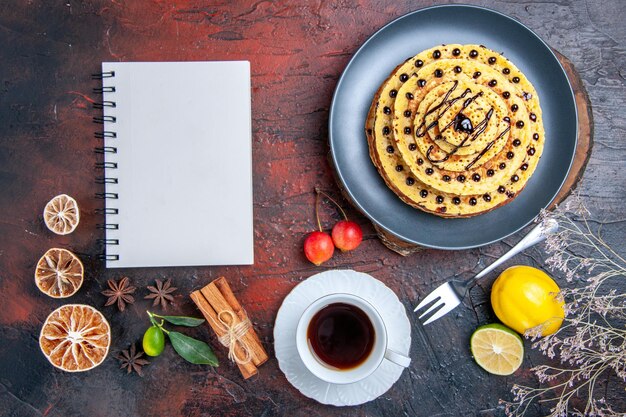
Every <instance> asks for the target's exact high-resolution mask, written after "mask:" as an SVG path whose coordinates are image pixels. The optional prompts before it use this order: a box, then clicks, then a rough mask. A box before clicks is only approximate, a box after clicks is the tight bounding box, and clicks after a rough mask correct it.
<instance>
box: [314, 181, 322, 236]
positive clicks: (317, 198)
mask: <svg viewBox="0 0 626 417" xmlns="http://www.w3.org/2000/svg"><path fill="white" fill-rule="evenodd" d="M315 190H316V191H317V188H316V189H315ZM319 205H320V193H317V194H315V218H316V219H317V227H318V228H319V229H320V232H323V230H322V223H321V222H320V214H319Z"/></svg>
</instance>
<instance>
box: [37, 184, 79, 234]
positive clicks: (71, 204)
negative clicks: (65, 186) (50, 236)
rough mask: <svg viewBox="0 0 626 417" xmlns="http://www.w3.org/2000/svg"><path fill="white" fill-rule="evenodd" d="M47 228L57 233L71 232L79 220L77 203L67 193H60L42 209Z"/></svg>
mask: <svg viewBox="0 0 626 417" xmlns="http://www.w3.org/2000/svg"><path fill="white" fill-rule="evenodd" d="M43 219H44V221H45V222H46V226H48V229H50V230H51V231H53V232H54V233H56V234H57V235H67V234H69V233H72V232H73V231H74V229H76V226H78V222H79V221H80V213H79V211H78V203H76V200H74V199H73V198H72V197H70V196H69V195H67V194H60V195H58V196H56V197H54V198H53V199H52V200H50V201H48V204H46V207H45V208H44V210H43Z"/></svg>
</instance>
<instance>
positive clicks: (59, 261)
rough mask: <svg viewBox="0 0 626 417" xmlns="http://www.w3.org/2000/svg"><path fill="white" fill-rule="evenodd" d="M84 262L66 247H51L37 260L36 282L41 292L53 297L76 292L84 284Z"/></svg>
mask: <svg viewBox="0 0 626 417" xmlns="http://www.w3.org/2000/svg"><path fill="white" fill-rule="evenodd" d="M84 272H85V270H84V268H83V263H82V262H81V261H80V259H78V257H77V256H76V255H74V254H73V253H72V252H70V251H68V250H66V249H60V248H52V249H49V250H48V251H47V252H46V253H45V254H44V255H43V256H42V257H41V259H39V262H37V269H35V283H36V284H37V287H38V288H39V289H40V290H41V292H43V293H45V294H47V295H49V296H50V297H53V298H66V297H69V296H71V295H74V294H76V291H78V289H79V288H80V286H81V285H83V275H84Z"/></svg>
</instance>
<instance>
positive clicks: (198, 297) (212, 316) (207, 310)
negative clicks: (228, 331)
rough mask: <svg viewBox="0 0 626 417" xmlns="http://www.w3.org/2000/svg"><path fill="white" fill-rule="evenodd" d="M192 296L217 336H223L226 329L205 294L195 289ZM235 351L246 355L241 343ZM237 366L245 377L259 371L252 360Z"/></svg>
mask: <svg viewBox="0 0 626 417" xmlns="http://www.w3.org/2000/svg"><path fill="white" fill-rule="evenodd" d="M190 297H191V299H192V300H193V302H194V303H196V306H197V307H198V309H199V310H200V311H201V312H202V315H204V318H205V319H206V321H207V323H209V326H211V328H212V329H213V331H214V332H215V334H216V335H217V337H221V336H223V335H224V334H225V332H224V329H223V328H222V327H219V326H218V325H217V324H216V323H218V322H219V321H218V319H217V313H216V312H215V310H214V309H213V307H211V305H210V304H209V302H208V301H207V300H206V299H205V298H204V295H202V293H201V292H200V291H194V292H192V293H191V295H190ZM235 353H236V354H237V356H240V357H243V356H244V355H245V352H244V351H243V349H242V348H241V346H239V345H237V346H235ZM237 366H238V367H239V371H240V372H241V374H242V375H243V377H244V379H248V378H250V377H251V376H253V375H256V374H257V373H258V370H257V367H256V366H255V365H254V363H253V362H252V361H250V362H248V363H238V364H237Z"/></svg>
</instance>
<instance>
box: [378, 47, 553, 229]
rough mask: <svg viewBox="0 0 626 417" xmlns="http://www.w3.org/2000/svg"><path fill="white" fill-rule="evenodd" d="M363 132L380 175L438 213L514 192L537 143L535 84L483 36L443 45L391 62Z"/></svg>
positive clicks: (491, 204) (481, 207)
mask: <svg viewBox="0 0 626 417" xmlns="http://www.w3.org/2000/svg"><path fill="white" fill-rule="evenodd" d="M366 134H367V138H368V142H369V149H370V156H371V158H372V161H373V162H374V164H375V165H376V167H377V168H378V171H379V172H380V174H381V175H382V177H383V178H384V179H385V182H386V183H387V185H388V186H389V187H390V188H391V189H392V190H393V191H394V192H395V193H396V194H397V195H398V196H399V197H400V198H401V199H402V200H403V201H404V202H406V203H407V204H410V205H411V206H413V207H416V208H419V209H420V210H424V211H427V212H430V213H434V214H436V215H439V216H443V217H470V216H475V215H477V214H481V213H484V212H487V211H490V210H493V209H494V208H496V207H499V206H501V205H504V204H506V203H508V202H510V201H512V200H513V199H514V198H515V197H516V196H517V195H519V193H520V191H521V190H522V189H523V188H524V186H525V185H526V183H527V181H528V179H529V178H530V176H531V175H532V173H533V172H534V170H535V168H536V166H537V162H538V161H539V157H540V156H541V152H542V150H543V143H544V130H543V123H542V116H541V108H540V107H539V99H538V97H537V93H536V91H535V89H534V88H533V86H532V85H531V84H530V82H529V81H528V80H527V79H526V77H525V76H524V74H522V73H521V72H520V70H519V69H517V67H515V65H513V64H512V63H511V62H509V61H508V60H507V59H506V58H504V57H503V56H502V55H500V54H498V53H496V52H494V51H492V50H490V49H487V48H485V47H484V46H482V45H441V46H437V47H434V48H431V49H428V50H426V51H423V52H421V53H419V54H417V55H416V56H414V57H413V58H410V59H408V60H406V61H405V62H404V63H403V64H401V65H399V66H398V67H397V68H396V69H395V70H394V71H393V72H392V73H391V75H390V76H389V78H387V79H386V80H385V82H384V83H383V84H382V86H381V87H380V89H379V90H378V91H377V93H376V95H375V97H374V100H373V102H372V106H371V108H370V111H369V114H368V117H367V122H366Z"/></svg>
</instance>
